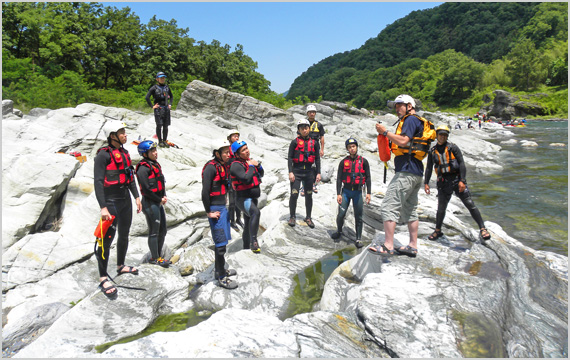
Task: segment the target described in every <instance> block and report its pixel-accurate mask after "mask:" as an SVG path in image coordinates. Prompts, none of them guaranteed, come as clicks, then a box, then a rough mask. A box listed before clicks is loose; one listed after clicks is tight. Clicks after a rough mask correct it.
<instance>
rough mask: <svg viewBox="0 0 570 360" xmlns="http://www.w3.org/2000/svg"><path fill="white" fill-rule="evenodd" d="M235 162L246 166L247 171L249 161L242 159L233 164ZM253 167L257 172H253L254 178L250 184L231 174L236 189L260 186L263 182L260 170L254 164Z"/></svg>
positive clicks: (241, 189) (242, 189)
mask: <svg viewBox="0 0 570 360" xmlns="http://www.w3.org/2000/svg"><path fill="white" fill-rule="evenodd" d="M234 163H238V164H240V166H243V167H244V168H245V171H246V172H247V170H248V168H249V165H247V163H245V162H244V161H241V160H236V161H234V162H233V163H232V165H233V164H234ZM252 167H253V171H255V173H254V174H253V178H252V181H251V183H250V184H244V183H243V182H241V180H239V179H238V178H237V177H235V176H233V175H231V179H232V187H233V188H234V190H235V191H244V190H249V189H252V188H254V187H257V186H259V184H261V180H260V176H259V171H257V167H255V166H252Z"/></svg>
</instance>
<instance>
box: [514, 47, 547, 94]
mask: <svg viewBox="0 0 570 360" xmlns="http://www.w3.org/2000/svg"><path fill="white" fill-rule="evenodd" d="M506 58H507V66H506V67H505V72H506V73H507V75H508V76H510V78H511V79H512V81H513V85H514V86H515V87H516V88H517V89H521V90H527V91H528V90H529V89H530V88H532V87H535V86H536V85H537V80H538V79H539V77H540V70H541V66H540V64H541V63H540V60H541V54H540V53H539V52H538V51H537V50H536V47H535V46H534V43H533V42H532V41H531V40H530V39H528V38H523V39H522V40H521V41H519V42H518V43H517V44H516V45H515V46H514V48H513V50H512V51H511V52H510V53H509V54H508V55H507V57H506Z"/></svg>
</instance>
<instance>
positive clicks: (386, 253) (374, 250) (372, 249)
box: [368, 244, 395, 256]
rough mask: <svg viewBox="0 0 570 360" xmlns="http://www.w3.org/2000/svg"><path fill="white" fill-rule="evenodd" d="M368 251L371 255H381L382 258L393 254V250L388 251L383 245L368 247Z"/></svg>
mask: <svg viewBox="0 0 570 360" xmlns="http://www.w3.org/2000/svg"><path fill="white" fill-rule="evenodd" d="M381 250H384V251H381ZM368 251H370V252H371V253H373V254H376V255H383V256H392V255H394V254H395V253H394V249H388V248H387V247H386V246H385V245H384V244H380V245H373V246H370V247H368Z"/></svg>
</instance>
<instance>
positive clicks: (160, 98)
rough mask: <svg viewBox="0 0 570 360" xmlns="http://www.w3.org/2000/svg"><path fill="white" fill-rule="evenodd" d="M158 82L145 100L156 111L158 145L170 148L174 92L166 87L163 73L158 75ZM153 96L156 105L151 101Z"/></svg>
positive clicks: (149, 90)
mask: <svg viewBox="0 0 570 360" xmlns="http://www.w3.org/2000/svg"><path fill="white" fill-rule="evenodd" d="M156 82H157V83H156V84H154V85H153V86H151V88H150V89H148V93H147V94H146V97H145V99H146V102H147V104H148V106H150V107H151V108H153V109H154V121H155V122H156V136H157V137H158V145H159V146H161V147H170V145H168V143H167V138H168V127H169V126H170V109H171V108H172V91H171V90H170V87H168V85H166V75H165V74H164V73H163V72H162V71H161V72H159V73H158V74H156ZM151 96H152V97H153V99H154V105H153V103H152V102H151V101H150V97H151ZM161 130H162V131H161Z"/></svg>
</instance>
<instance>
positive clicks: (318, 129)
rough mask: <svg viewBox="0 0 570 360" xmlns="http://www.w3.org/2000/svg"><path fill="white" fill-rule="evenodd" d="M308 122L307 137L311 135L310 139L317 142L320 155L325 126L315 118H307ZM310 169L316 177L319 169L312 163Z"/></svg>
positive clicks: (314, 177)
mask: <svg viewBox="0 0 570 360" xmlns="http://www.w3.org/2000/svg"><path fill="white" fill-rule="evenodd" d="M307 120H308V119H307ZM315 122H316V126H315ZM309 123H310V125H309V129H310V131H309V137H311V139H315V141H316V142H318V143H319V155H320V148H321V138H322V137H324V136H325V127H324V126H323V124H321V123H320V122H319V121H317V120H314V121H313V122H311V120H309ZM312 171H313V179H316V177H317V174H319V173H320V169H319V171H317V168H316V166H315V165H313V167H312ZM313 181H314V180H313ZM305 189H306V188H305Z"/></svg>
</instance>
